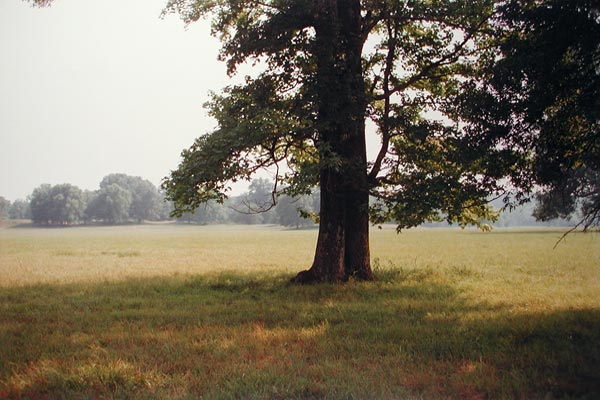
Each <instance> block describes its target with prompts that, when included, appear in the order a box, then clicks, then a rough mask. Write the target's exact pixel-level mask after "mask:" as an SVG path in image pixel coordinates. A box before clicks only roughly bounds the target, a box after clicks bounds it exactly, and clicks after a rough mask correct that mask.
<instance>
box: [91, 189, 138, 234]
mask: <svg viewBox="0 0 600 400" xmlns="http://www.w3.org/2000/svg"><path fill="white" fill-rule="evenodd" d="M130 207H131V192H130V191H129V190H127V189H124V188H123V187H122V186H121V185H119V184H116V183H111V184H106V185H103V187H102V188H101V189H100V190H99V191H98V192H97V194H96V196H95V197H94V198H93V199H92V200H91V201H90V203H89V204H88V207H87V209H86V215H87V216H88V218H90V219H94V220H101V221H104V222H106V223H109V224H122V223H124V222H127V221H128V220H129V209H130Z"/></svg>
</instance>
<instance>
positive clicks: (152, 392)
mask: <svg viewBox="0 0 600 400" xmlns="http://www.w3.org/2000/svg"><path fill="white" fill-rule="evenodd" d="M123 229H124V230H123V231H118V232H116V234H111V235H108V234H106V232H105V231H104V230H102V229H100V230H89V231H84V230H79V229H78V230H76V231H74V232H79V233H80V234H82V235H81V236H78V235H73V236H70V234H69V233H67V234H66V236H65V233H63V232H61V233H60V235H61V240H60V241H54V238H53V237H52V236H51V235H49V236H46V235H47V233H44V232H35V233H34V235H33V236H21V237H19V235H22V234H21V233H17V234H16V236H15V234H13V233H6V232H0V244H1V245H2V246H3V247H2V250H4V248H5V247H4V246H5V244H6V243H9V242H10V243H11V246H15V247H12V248H11V250H10V251H8V252H6V253H4V252H2V254H3V255H0V263H4V264H5V265H2V264H0V267H2V268H5V271H10V270H11V269H10V268H7V267H9V266H7V265H6V264H8V262H9V261H10V262H14V260H16V259H19V257H25V255H26V254H28V257H31V260H32V263H35V262H37V261H36V257H41V256H40V254H44V255H45V257H46V262H47V263H48V265H49V268H50V269H51V270H53V271H54V270H56V271H59V267H60V266H61V265H62V266H63V267H64V268H67V269H68V268H70V265H71V264H69V263H66V264H63V263H64V262H65V259H66V260H67V261H69V262H70V261H72V259H76V260H78V261H79V262H80V263H81V264H80V265H81V266H82V268H85V264H84V263H85V262H86V261H87V262H89V263H90V265H91V267H89V268H92V269H94V268H95V269H96V270H100V271H104V272H106V271H111V270H107V269H105V268H106V264H109V263H117V264H118V263H120V262H125V264H119V265H120V266H121V267H122V268H124V269H125V270H126V272H127V273H126V274H125V275H119V274H116V275H110V274H105V275H104V276H102V274H100V275H95V274H91V272H92V271H84V272H81V273H80V275H77V273H76V272H75V271H71V270H69V271H67V272H66V273H65V274H63V275H61V276H60V277H53V278H51V277H46V276H44V275H43V274H41V272H40V273H39V274H38V275H36V276H35V279H32V280H31V281H29V282H28V281H27V280H26V279H25V278H20V276H21V275H19V273H18V272H15V273H14V275H13V277H12V278H11V277H10V276H3V279H4V280H3V282H4V284H3V285H2V286H1V287H0V344H1V346H0V398H9V399H12V398H15V399H18V398H24V399H26V398H53V399H54V398H59V399H60V398H65V399H70V398H123V399H129V398H143V399H146V398H156V399H162V398H174V399H188V398H189V399H193V398H194V399H195V398H200V397H202V398H209V399H210V398H218V399H223V398H225V399H227V398H258V399H273V398H286V399H287V398H298V399H305V398H328V399H329V398H334V399H335V398H339V399H347V398H360V399H362V398H364V399H367V398H408V399H411V398H412V399H420V398H426V399H430V398H434V399H437V398H456V399H481V398H494V399H498V398H499V399H502V398H506V399H512V398H589V399H592V398H597V397H598V396H600V384H599V382H600V347H599V346H598V343H600V298H599V296H598V293H599V291H598V289H599V285H600V282H599V279H598V278H600V266H599V265H598V260H599V258H597V257H598V254H599V253H598V251H599V250H598V242H597V238H596V239H594V237H593V236H582V235H577V236H573V237H570V238H569V239H568V242H567V243H566V244H565V245H564V246H562V245H560V246H559V248H558V249H557V250H556V251H552V250H551V249H552V246H553V245H554V243H555V240H554V238H556V237H557V236H559V234H558V233H556V232H555V233H550V232H527V233H525V234H521V233H514V234H513V233H510V234H504V233H502V232H498V233H497V234H496V235H495V236H493V235H494V234H479V233H476V232H468V231H415V232H412V233H409V234H403V235H400V236H396V235H395V234H392V233H391V232H379V233H377V232H374V233H373V253H374V260H375V261H374V268H375V272H376V275H377V277H378V280H377V281H376V282H372V283H358V282H350V283H348V284H345V285H341V286H332V285H314V286H294V285H290V284H289V283H288V281H289V279H290V278H291V277H292V276H293V273H294V272H295V270H294V269H297V268H298V265H294V264H293V263H294V260H296V259H300V257H301V256H300V255H299V254H297V253H296V252H298V251H299V250H297V251H296V252H294V251H293V250H291V248H290V247H287V246H288V245H287V243H288V242H289V241H290V240H292V241H294V240H295V241H296V243H295V246H296V247H298V248H300V249H302V248H304V247H309V246H308V245H310V244H312V242H313V241H314V235H315V233H314V232H300V233H298V232H293V231H277V232H273V231H268V230H267V231H264V230H260V229H259V230H235V229H234V230H233V231H227V230H226V229H224V228H223V230H222V231H219V230H217V231H212V233H211V234H208V233H207V231H205V230H185V229H184V231H177V230H173V229H172V228H169V229H167V230H165V231H162V232H161V231H154V230H150V231H146V230H144V229H142V230H141V231H140V230H139V229H138V228H135V229H134V228H123ZM132 229H133V230H132ZM132 232H134V233H135V232H137V233H138V235H133V236H132ZM125 233H127V234H125ZM177 235H180V236H177ZM211 235H212V241H211V238H210V237H211ZM173 237H175V238H177V239H178V240H179V241H180V242H185V243H187V244H189V245H193V244H194V243H196V245H195V251H196V252H197V253H199V254H203V252H207V253H209V252H210V251H211V249H213V250H214V252H215V253H217V254H219V251H221V250H220V249H221V246H225V244H222V243H221V242H220V241H219V240H217V239H224V238H226V237H233V238H235V240H230V242H229V243H228V244H227V245H228V247H229V251H230V254H231V259H229V260H228V259H227V258H225V257H224V258H223V260H222V262H221V265H213V266H212V268H209V266H204V265H202V262H201V261H199V264H200V265H199V266H196V268H198V270H194V269H190V267H189V266H187V262H188V261H189V259H188V258H187V250H186V249H185V248H183V247H179V245H180V244H181V243H179V245H178V244H177V242H176V241H175V242H174V241H173ZM261 239H264V240H266V239H268V240H270V242H269V243H268V245H265V244H262V243H260V241H261ZM31 240H33V241H34V242H35V243H31ZM197 241H204V244H203V245H198V243H197ZM169 243H171V244H169ZM207 243H209V244H210V246H207ZM27 246H31V247H27ZM561 246H562V247H561ZM27 248H29V250H27V251H26V250H25V249H27ZM128 248H129V249H128ZM435 249H437V250H435ZM546 249H547V250H546ZM542 250H543V251H542ZM58 251H78V252H79V253H77V254H74V255H67V254H56V255H53V252H58ZM102 251H106V252H114V253H111V254H107V255H102V254H101V252H102ZM122 251H134V252H136V251H137V252H139V254H137V255H135V256H126V257H119V256H118V252H122ZM262 251H265V253H261V254H262V256H261V257H258V256H257V252H262ZM281 251H283V252H284V253H285V254H280V253H279V252H281ZM436 251H437V253H436ZM11 252H12V255H10V254H11ZM27 252H28V253H27ZM536 252H537V253H536ZM161 253H162V254H163V259H164V260H165V261H164V262H165V263H167V264H168V265H170V266H171V268H172V269H171V270H169V269H168V268H165V269H156V268H154V269H150V270H144V269H143V268H142V266H141V264H137V262H138V261H140V260H141V261H143V262H145V263H147V264H149V263H152V262H153V261H152V260H153V259H154V258H156V255H157V254H161ZM310 253H311V250H309V254H307V258H310V255H311V254H310ZM19 254H21V255H20V256H19ZM36 254H37V255H36ZM48 255H49V256H48ZM269 257H272V258H273V259H276V260H282V259H286V258H287V259H288V262H289V263H290V264H292V266H291V268H290V267H289V264H288V265H285V264H282V266H281V267H280V268H277V266H276V265H273V264H272V263H270V262H269ZM595 257H596V258H595ZM237 258H239V259H240V260H241V259H245V260H246V262H248V263H251V265H249V266H248V267H247V268H246V269H244V268H239V267H238V268H235V265H236V264H235V263H236V262H238V261H235V260H237ZM23 259H24V258H23ZM232 260H233V261H232ZM128 262H134V264H132V265H130V264H127V263H128ZM278 262H280V261H278ZM53 263H54V264H53ZM12 266H13V267H15V265H12ZM305 267H306V265H305ZM136 271H137V275H136V274H135V272H136ZM150 271H151V272H154V274H153V275H151V274H150V273H149V272H150ZM96 272H98V271H96ZM17 277H19V280H18V279H17ZM11 282H16V283H11Z"/></svg>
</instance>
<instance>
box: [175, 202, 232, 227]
mask: <svg viewBox="0 0 600 400" xmlns="http://www.w3.org/2000/svg"><path fill="white" fill-rule="evenodd" d="M179 220H180V221H185V222H194V223H196V224H201V225H209V224H223V223H226V222H228V221H229V216H228V212H227V208H226V207H225V206H224V205H223V204H219V203H217V202H216V201H214V200H213V201H208V202H206V203H205V204H202V205H200V207H198V208H197V209H196V210H195V211H194V212H193V213H186V214H184V215H182V216H181V217H180V218H179Z"/></svg>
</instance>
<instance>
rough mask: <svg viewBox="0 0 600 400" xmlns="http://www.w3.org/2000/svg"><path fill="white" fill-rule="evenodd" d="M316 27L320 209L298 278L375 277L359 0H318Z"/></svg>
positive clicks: (324, 280) (328, 279) (335, 280)
mask: <svg viewBox="0 0 600 400" xmlns="http://www.w3.org/2000/svg"><path fill="white" fill-rule="evenodd" d="M319 6H320V7H319V8H320V9H319V16H318V18H317V19H318V21H319V22H318V23H317V24H316V29H315V30H316V35H317V36H316V42H317V44H316V46H317V49H316V51H315V55H316V59H317V97H318V107H319V114H318V123H317V127H318V128H317V129H318V133H319V141H318V143H317V148H318V149H319V155H320V187H321V211H320V225H319V237H318V240H317V248H316V251H315V258H314V261H313V264H312V267H311V268H310V269H309V270H307V271H303V272H300V273H299V274H298V275H297V276H296V277H295V278H294V281H295V282H300V283H309V282H342V281H346V280H348V279H350V278H356V279H362V280H370V279H372V278H373V275H372V272H371V266H370V257H369V190H368V184H367V159H366V145H365V109H366V99H365V89H364V79H363V76H362V66H361V54H362V46H363V39H362V35H361V15H360V1H359V0H321V1H320V3H319Z"/></svg>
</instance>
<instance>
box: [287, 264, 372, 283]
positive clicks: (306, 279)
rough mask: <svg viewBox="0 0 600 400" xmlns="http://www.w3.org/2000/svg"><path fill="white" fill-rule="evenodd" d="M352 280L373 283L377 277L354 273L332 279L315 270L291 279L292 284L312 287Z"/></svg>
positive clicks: (304, 272) (367, 273) (301, 272)
mask: <svg viewBox="0 0 600 400" xmlns="http://www.w3.org/2000/svg"><path fill="white" fill-rule="evenodd" d="M350 279H352V280H356V281H362V282H367V281H373V280H374V279H375V277H374V276H373V274H372V273H371V272H370V271H368V272H365V273H354V274H352V276H344V277H342V278H341V279H330V278H329V277H324V276H320V275H319V274H316V273H314V271H313V269H312V268H311V269H307V270H305V271H300V272H299V273H298V274H297V275H296V276H295V277H293V278H292V279H290V283H293V284H300V285H310V284H317V283H344V282H348V281H349V280H350Z"/></svg>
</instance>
